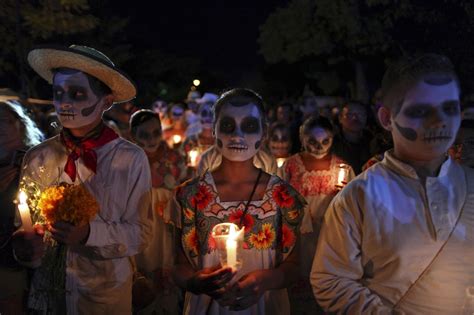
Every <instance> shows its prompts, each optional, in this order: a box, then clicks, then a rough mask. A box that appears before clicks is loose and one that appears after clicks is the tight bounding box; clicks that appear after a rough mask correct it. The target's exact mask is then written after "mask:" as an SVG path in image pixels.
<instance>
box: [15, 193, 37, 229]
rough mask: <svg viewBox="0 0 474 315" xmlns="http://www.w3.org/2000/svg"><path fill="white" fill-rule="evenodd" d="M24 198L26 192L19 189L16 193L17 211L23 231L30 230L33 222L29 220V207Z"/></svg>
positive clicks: (25, 197)
mask: <svg viewBox="0 0 474 315" xmlns="http://www.w3.org/2000/svg"><path fill="white" fill-rule="evenodd" d="M26 199H27V196H26V193H25V192H24V191H23V190H20V193H19V194H18V202H19V203H18V211H19V212H20V217H21V226H22V228H23V229H24V230H25V231H27V232H30V231H32V230H33V223H32V222H31V217H30V208H29V207H28V204H27V203H26Z"/></svg>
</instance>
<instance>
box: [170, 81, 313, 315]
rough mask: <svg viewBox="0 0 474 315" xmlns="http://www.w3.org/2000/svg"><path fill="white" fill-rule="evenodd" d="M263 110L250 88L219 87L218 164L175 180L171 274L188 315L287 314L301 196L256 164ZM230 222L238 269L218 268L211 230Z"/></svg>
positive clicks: (295, 262)
mask: <svg viewBox="0 0 474 315" xmlns="http://www.w3.org/2000/svg"><path fill="white" fill-rule="evenodd" d="M264 115H265V111H264V106H263V101H262V99H261V98H260V96H259V95H257V94H256V93H255V92H253V91H251V90H248V89H233V90H230V91H228V92H225V93H224V94H222V95H221V97H220V98H219V99H218V100H217V102H216V104H215V107H214V117H215V121H214V128H215V129H214V130H215V135H216V139H217V140H216V143H217V148H218V150H219V152H221V155H222V163H221V164H220V165H219V166H218V167H217V168H216V169H214V170H213V171H211V172H205V173H204V174H203V175H202V176H198V177H196V178H194V179H193V180H191V181H189V182H187V183H186V184H184V185H183V186H180V187H179V189H178V190H177V193H176V200H177V203H178V209H179V210H180V213H181V214H182V215H181V224H180V233H179V237H178V240H177V245H176V246H177V251H178V258H177V264H176V269H175V271H174V277H175V279H176V282H177V283H178V285H179V286H180V287H182V288H183V289H185V290H186V291H187V293H186V294H187V297H186V299H185V306H184V312H185V313H186V314H289V311H290V308H289V303H288V296H287V292H286V288H287V287H289V286H290V285H291V284H292V283H293V281H294V280H295V279H296V278H297V274H298V257H299V253H298V241H299V231H298V229H299V222H300V219H301V216H302V214H303V212H302V211H303V207H304V201H303V199H302V197H301V196H300V195H299V194H298V193H297V192H296V191H295V190H294V189H293V188H292V187H291V186H290V185H288V184H287V183H286V182H284V181H282V180H281V179H280V178H279V177H277V176H272V175H270V174H268V173H265V172H264V171H262V169H258V168H256V167H255V166H254V164H253V157H254V155H255V154H256V153H257V151H258V150H259V149H260V147H261V146H262V145H263V142H262V141H263V140H264V134H265V128H266V127H265V116H264ZM223 222H232V223H235V224H237V225H239V228H243V229H244V233H245V234H244V244H243V247H242V248H240V249H239V251H240V253H241V256H240V255H239V257H241V258H242V265H241V267H240V268H239V269H238V270H236V269H234V268H231V267H229V266H221V265H220V260H219V254H218V251H217V249H216V243H215V242H216V240H215V239H214V238H213V237H212V235H211V231H212V229H213V227H214V226H215V225H216V224H218V223H223Z"/></svg>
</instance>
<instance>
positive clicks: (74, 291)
mask: <svg viewBox="0 0 474 315" xmlns="http://www.w3.org/2000/svg"><path fill="white" fill-rule="evenodd" d="M95 151H96V153H97V173H96V174H94V173H93V172H92V171H91V170H89V169H88V168H87V167H85V165H84V164H83V161H82V159H81V158H79V159H78V160H76V168H77V173H78V178H77V179H76V182H75V183H74V184H78V183H81V182H83V183H84V185H85V186H86V188H87V189H88V190H89V192H90V193H91V194H92V195H93V196H94V197H95V199H96V200H97V202H98V204H99V207H100V210H99V213H98V215H97V216H96V217H95V218H94V219H93V220H92V221H91V222H90V234H89V237H88V239H87V241H86V243H85V244H84V245H77V246H69V247H68V253H67V258H66V290H67V291H69V293H67V294H66V305H67V312H68V314H105V313H110V314H130V313H131V286H132V273H133V270H132V266H131V263H130V257H131V256H134V255H136V254H137V253H139V252H140V251H142V250H143V249H144V248H145V247H146V245H147V242H148V240H149V237H150V235H151V224H152V210H151V203H150V197H151V195H150V191H151V177H150V168H149V165H148V160H147V157H146V155H145V153H144V152H143V150H142V149H140V148H139V147H138V146H136V145H134V144H132V143H130V142H128V141H126V140H124V139H122V138H117V139H115V140H113V141H111V142H109V143H107V144H105V145H103V146H101V147H99V148H96V149H95ZM67 156H68V152H67V151H66V148H65V147H64V146H63V145H62V143H61V141H60V139H59V137H58V136H57V137H53V138H51V139H49V140H46V141H45V142H43V143H42V144H40V145H38V146H36V147H34V148H32V149H31V150H30V151H28V152H27V154H26V156H25V159H24V162H23V174H22V176H23V177H26V180H27V181H29V180H33V181H35V182H36V183H37V184H39V186H40V187H42V188H43V189H44V188H46V187H48V186H52V185H56V184H58V183H60V182H67V183H71V179H70V178H69V176H68V175H67V174H66V173H65V172H64V165H65V164H66V160H67ZM41 277H42V275H40V273H39V272H36V273H35V279H34V280H33V284H32V294H30V302H29V304H30V305H38V302H40V303H39V305H40V306H41V301H37V300H35V299H36V298H35V295H34V292H35V286H36V285H37V284H38V283H39V282H40V281H41Z"/></svg>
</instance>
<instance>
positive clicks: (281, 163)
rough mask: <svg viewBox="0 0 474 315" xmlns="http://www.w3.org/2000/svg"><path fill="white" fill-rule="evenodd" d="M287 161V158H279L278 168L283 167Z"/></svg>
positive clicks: (277, 160)
mask: <svg viewBox="0 0 474 315" xmlns="http://www.w3.org/2000/svg"><path fill="white" fill-rule="evenodd" d="M285 160H286V159H285V158H277V159H276V162H277V166H278V167H282V166H283V164H284V163H285Z"/></svg>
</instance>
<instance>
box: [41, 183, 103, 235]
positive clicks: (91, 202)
mask: <svg viewBox="0 0 474 315" xmlns="http://www.w3.org/2000/svg"><path fill="white" fill-rule="evenodd" d="M38 208H39V209H40V212H41V215H42V216H43V217H44V218H45V219H46V221H47V222H48V223H50V224H52V223H55V222H58V221H65V222H69V223H71V224H74V225H76V226H82V225H84V224H86V223H88V222H90V221H91V220H92V219H93V218H94V217H95V216H96V214H97V213H98V212H99V204H98V203H97V201H96V200H95V198H94V197H93V196H92V195H91V194H90V193H89V191H88V190H87V188H86V187H85V186H84V185H82V184H81V185H67V184H63V185H61V186H55V187H49V188H48V189H46V190H45V191H44V192H43V193H42V194H41V197H40V200H39V202H38Z"/></svg>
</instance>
